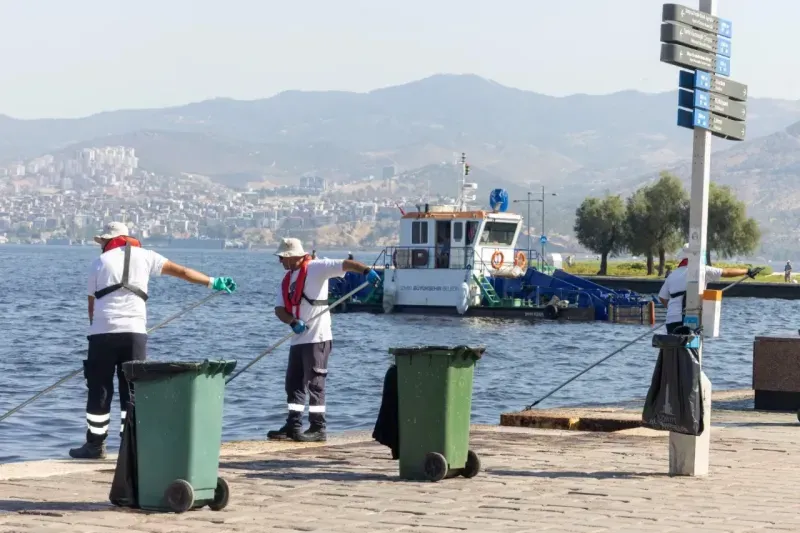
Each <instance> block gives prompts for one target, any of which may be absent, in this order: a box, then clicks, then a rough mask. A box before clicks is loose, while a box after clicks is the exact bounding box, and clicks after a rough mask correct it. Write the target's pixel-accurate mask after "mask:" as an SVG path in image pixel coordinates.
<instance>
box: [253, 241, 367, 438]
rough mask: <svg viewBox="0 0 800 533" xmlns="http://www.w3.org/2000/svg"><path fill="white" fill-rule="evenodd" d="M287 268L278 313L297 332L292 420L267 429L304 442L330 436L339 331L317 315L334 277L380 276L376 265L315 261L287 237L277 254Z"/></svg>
mask: <svg viewBox="0 0 800 533" xmlns="http://www.w3.org/2000/svg"><path fill="white" fill-rule="evenodd" d="M275 255H277V256H278V259H279V261H280V263H281V265H282V266H283V268H284V269H285V270H286V271H287V272H286V275H285V276H284V278H283V281H282V282H281V287H280V290H279V291H278V299H277V302H276V303H275V316H277V317H278V320H280V321H281V322H283V323H284V324H287V325H288V326H289V327H290V328H292V331H294V332H295V333H296V335H294V336H293V337H292V340H291V347H290V348H289V361H288V363H287V365H286V380H285V386H286V397H287V402H286V403H287V409H288V411H289V413H288V415H287V417H286V423H285V424H284V425H283V426H282V427H281V428H280V429H278V430H272V431H269V432H267V438H268V439H281V440H285V439H292V440H295V441H300V442H320V441H325V440H327V435H326V419H325V378H326V377H327V375H328V358H329V357H330V354H331V345H332V342H333V334H332V332H331V314H330V312H325V313H322V314H320V315H319V316H318V317H316V318H314V320H313V322H311V323H309V324H307V323H306V322H307V321H309V319H311V318H312V317H314V316H315V315H316V314H318V313H320V312H321V311H322V310H323V309H324V308H325V307H327V305H328V280H329V279H330V278H338V277H342V275H343V274H344V273H345V272H358V273H359V274H364V275H365V276H366V277H367V281H369V282H370V283H372V284H375V285H377V284H378V283H379V282H380V276H379V275H378V273H377V272H375V271H374V270H373V269H371V268H369V267H368V266H367V265H364V264H363V263H359V262H357V261H353V260H352V259H316V260H314V259H311V256H310V255H308V254H307V253H306V252H305V251H303V244H302V243H301V242H300V240H299V239H294V238H285V239H281V242H280V244H279V245H278V250H277V251H276V252H275ZM306 388H308V396H309V401H308V421H309V423H310V427H309V428H308V430H306V431H305V432H304V433H301V430H302V429H303V411H304V410H305V404H306Z"/></svg>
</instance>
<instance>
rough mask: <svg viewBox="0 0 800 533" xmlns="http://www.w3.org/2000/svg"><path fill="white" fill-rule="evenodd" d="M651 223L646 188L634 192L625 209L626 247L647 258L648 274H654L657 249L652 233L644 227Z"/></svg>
mask: <svg viewBox="0 0 800 533" xmlns="http://www.w3.org/2000/svg"><path fill="white" fill-rule="evenodd" d="M649 224H650V205H649V203H648V200H647V196H646V195H645V189H644V188H642V189H639V190H637V191H636V192H635V193H633V194H632V195H631V196H630V197H628V200H627V202H626V209H625V230H626V231H625V242H626V248H627V249H628V250H630V251H631V253H633V254H637V255H643V256H645V258H646V259H647V275H648V276H652V275H653V257H654V256H655V254H656V252H657V249H656V246H655V242H654V241H653V239H652V237H651V235H650V233H648V232H647V231H646V230H644V229H642V228H647V226H648V225H649Z"/></svg>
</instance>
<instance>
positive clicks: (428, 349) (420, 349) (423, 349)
mask: <svg viewBox="0 0 800 533" xmlns="http://www.w3.org/2000/svg"><path fill="white" fill-rule="evenodd" d="M484 351H486V347H485V346H466V345H463V344H462V345H459V346H408V347H403V348H389V353H390V354H392V355H401V356H402V355H450V356H465V355H469V356H471V357H473V358H475V359H480V358H481V356H483V352H484Z"/></svg>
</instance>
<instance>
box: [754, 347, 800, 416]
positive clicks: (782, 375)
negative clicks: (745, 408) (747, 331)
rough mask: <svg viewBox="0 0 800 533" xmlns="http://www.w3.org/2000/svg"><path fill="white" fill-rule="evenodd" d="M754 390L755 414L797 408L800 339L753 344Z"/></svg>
mask: <svg viewBox="0 0 800 533" xmlns="http://www.w3.org/2000/svg"><path fill="white" fill-rule="evenodd" d="M753 390H754V391H755V400H754V403H755V408H756V409H757V410H764V411H797V410H798V408H800V337H756V338H755V339H754V340H753Z"/></svg>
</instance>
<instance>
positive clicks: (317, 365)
mask: <svg viewBox="0 0 800 533" xmlns="http://www.w3.org/2000/svg"><path fill="white" fill-rule="evenodd" d="M331 345H332V342H331V341H325V342H312V343H308V344H295V345H294V346H292V347H291V348H289V363H288V365H287V366H286V399H287V403H288V408H289V416H288V417H287V418H286V425H287V426H288V427H291V428H294V429H300V428H301V427H302V425H303V410H304V409H305V404H306V388H308V396H309V399H308V421H309V422H310V424H311V427H312V428H315V429H322V428H324V427H325V378H326V377H328V357H330V354H331Z"/></svg>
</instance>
